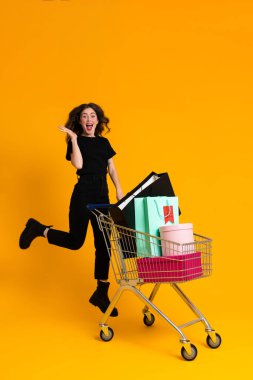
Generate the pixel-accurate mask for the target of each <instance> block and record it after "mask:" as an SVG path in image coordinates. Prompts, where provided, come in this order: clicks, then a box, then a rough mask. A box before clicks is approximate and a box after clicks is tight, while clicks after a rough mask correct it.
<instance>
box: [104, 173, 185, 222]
mask: <svg viewBox="0 0 253 380" xmlns="http://www.w3.org/2000/svg"><path fill="white" fill-rule="evenodd" d="M155 196H167V197H174V196H175V193H174V190H173V187H172V184H171V181H170V178H169V175H168V173H160V174H157V173H155V172H151V173H150V174H149V175H148V176H147V177H146V178H145V179H144V180H143V181H141V182H140V183H139V184H138V185H137V186H136V187H135V188H134V189H133V190H131V191H130V192H128V193H127V194H126V195H125V197H124V198H122V199H121V200H120V201H118V202H117V203H116V204H115V205H112V207H111V208H110V215H111V217H112V219H113V221H114V223H116V224H118V225H121V226H124V227H129V228H133V229H134V228H135V210H134V207H135V206H134V199H135V198H143V197H155ZM179 214H180V210H179Z"/></svg>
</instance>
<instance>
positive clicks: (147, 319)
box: [143, 313, 155, 327]
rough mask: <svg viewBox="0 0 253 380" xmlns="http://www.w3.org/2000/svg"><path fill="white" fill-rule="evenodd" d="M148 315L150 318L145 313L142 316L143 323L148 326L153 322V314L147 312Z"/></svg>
mask: <svg viewBox="0 0 253 380" xmlns="http://www.w3.org/2000/svg"><path fill="white" fill-rule="evenodd" d="M149 316H150V319H149V318H148V316H147V315H146V314H145V315H144V317H143V323H144V325H146V326H148V327H150V326H152V325H153V323H154V322H155V316H154V314H152V313H149Z"/></svg>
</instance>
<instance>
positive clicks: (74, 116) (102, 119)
mask: <svg viewBox="0 0 253 380" xmlns="http://www.w3.org/2000/svg"><path fill="white" fill-rule="evenodd" d="M86 108H92V109H93V110H94V111H95V112H96V115H97V118H98V124H97V126H96V129H95V136H101V135H102V132H103V131H104V130H105V129H107V132H109V131H110V128H109V127H108V123H109V119H108V117H106V116H105V114H104V111H103V110H102V108H101V107H100V106H99V105H98V104H95V103H84V104H80V106H78V107H75V108H73V109H72V110H71V111H70V113H69V118H68V120H67V122H66V123H65V127H66V128H68V129H71V130H72V131H73V132H75V133H76V134H77V136H80V135H81V134H82V133H83V129H82V126H81V124H80V117H81V113H82V112H83V110H85V109H86ZM66 140H67V141H68V140H69V136H66Z"/></svg>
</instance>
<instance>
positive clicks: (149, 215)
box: [134, 196, 179, 257]
mask: <svg viewBox="0 0 253 380" xmlns="http://www.w3.org/2000/svg"><path fill="white" fill-rule="evenodd" d="M134 207H135V229H136V230H137V231H141V232H145V233H147V234H149V235H153V236H157V237H159V236H160V233H159V227H161V226H163V225H167V224H178V223H179V209H178V198H177V197H165V196H161V197H145V198H135V200H134ZM136 246H137V255H138V256H142V257H150V256H155V257H157V256H161V254H162V252H161V246H160V240H158V239H156V238H155V237H152V236H145V235H141V234H138V233H137V234H136Z"/></svg>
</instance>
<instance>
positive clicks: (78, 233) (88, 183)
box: [47, 136, 116, 280]
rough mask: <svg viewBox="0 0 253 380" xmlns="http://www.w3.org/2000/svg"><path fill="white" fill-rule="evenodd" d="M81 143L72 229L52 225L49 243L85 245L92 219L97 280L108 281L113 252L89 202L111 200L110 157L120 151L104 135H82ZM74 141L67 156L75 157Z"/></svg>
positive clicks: (69, 247) (72, 200)
mask: <svg viewBox="0 0 253 380" xmlns="http://www.w3.org/2000/svg"><path fill="white" fill-rule="evenodd" d="M77 143H78V146H79V148H80V151H81V154H82V157H83V167H82V169H79V170H77V175H78V182H77V184H76V185H75V187H74V190H73V193H72V196H71V201H70V207H69V232H64V231H59V230H55V229H52V228H50V229H49V231H48V234H47V238H48V242H49V243H50V244H54V245H57V246H59V247H64V248H68V249H73V250H76V249H79V248H81V247H82V245H83V243H84V241H85V237H86V233H87V228H88V223H89V221H91V225H92V229H93V234H94V245H95V250H96V251H95V273H94V277H95V279H100V280H106V279H107V278H108V272H109V261H110V259H109V255H108V252H107V248H106V244H105V241H104V238H103V235H102V232H101V231H100V230H99V227H98V224H97V221H96V217H95V216H94V215H93V214H92V213H91V212H90V211H89V210H88V209H87V207H86V206H87V204H88V203H109V195H108V185H107V181H106V174H107V165H108V160H109V159H110V158H111V157H113V156H114V155H115V154H116V153H115V151H114V150H113V148H112V147H111V145H110V143H109V141H108V140H107V139H106V138H104V137H85V136H78V138H77ZM71 152H72V143H71V141H69V142H68V147H67V153H66V159H67V160H70V159H71V156H70V154H71Z"/></svg>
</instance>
